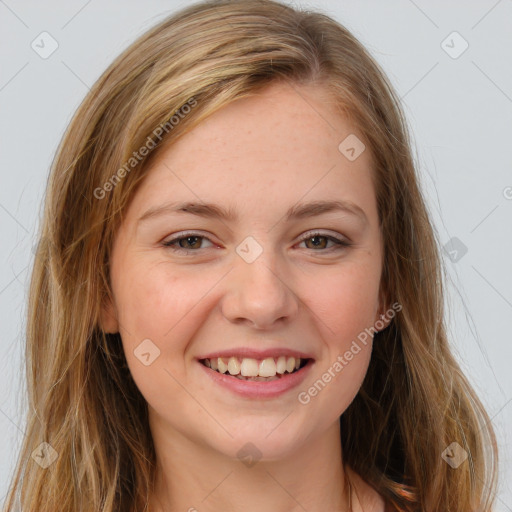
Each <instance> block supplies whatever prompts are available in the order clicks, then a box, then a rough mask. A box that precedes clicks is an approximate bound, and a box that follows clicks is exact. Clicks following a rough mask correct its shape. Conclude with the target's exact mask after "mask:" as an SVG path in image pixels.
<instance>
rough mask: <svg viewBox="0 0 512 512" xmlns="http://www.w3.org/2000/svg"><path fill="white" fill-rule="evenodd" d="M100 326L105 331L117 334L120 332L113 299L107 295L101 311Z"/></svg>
mask: <svg viewBox="0 0 512 512" xmlns="http://www.w3.org/2000/svg"><path fill="white" fill-rule="evenodd" d="M100 328H101V330H102V331H103V332H107V333H111V334H115V333H117V332H119V322H118V321H117V312H116V311H115V308H114V305H113V303H112V299H111V298H110V297H105V298H104V300H103V302H102V305H101V311H100Z"/></svg>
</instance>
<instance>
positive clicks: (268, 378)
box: [232, 375, 281, 382]
mask: <svg viewBox="0 0 512 512" xmlns="http://www.w3.org/2000/svg"><path fill="white" fill-rule="evenodd" d="M232 377H236V378H237V379H240V380H252V381H255V382H261V381H271V380H277V379H280V378H281V377H278V376H277V375H275V376H274V377H260V376H258V377H244V376H243V375H232Z"/></svg>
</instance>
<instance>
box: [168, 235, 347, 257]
mask: <svg viewBox="0 0 512 512" xmlns="http://www.w3.org/2000/svg"><path fill="white" fill-rule="evenodd" d="M317 236H319V237H322V238H327V239H328V240H330V241H331V242H334V243H335V244H336V246H337V247H336V246H334V247H330V248H328V249H321V250H315V249H311V250H312V251H315V252H324V253H325V252H329V253H330V252H332V251H333V250H335V251H336V250H340V249H344V248H346V247H350V246H351V245H352V244H351V243H349V242H347V241H346V240H342V239H340V238H337V237H335V236H332V235H326V234H323V233H322V232H320V231H310V232H308V233H306V235H305V236H304V237H303V238H302V239H301V240H300V241H299V243H302V242H304V241H305V240H309V239H310V238H315V237H317ZM189 237H196V238H204V239H206V240H208V241H210V242H211V240H210V239H209V238H208V237H206V236H203V235H201V234H199V233H196V232H190V233H184V234H182V235H181V236H179V237H175V238H172V239H171V240H167V242H163V243H162V245H163V246H164V247H166V248H168V249H171V251H175V252H184V253H193V252H198V251H200V249H184V248H183V247H176V246H174V244H175V243H177V242H179V241H180V240H185V239H187V238H189Z"/></svg>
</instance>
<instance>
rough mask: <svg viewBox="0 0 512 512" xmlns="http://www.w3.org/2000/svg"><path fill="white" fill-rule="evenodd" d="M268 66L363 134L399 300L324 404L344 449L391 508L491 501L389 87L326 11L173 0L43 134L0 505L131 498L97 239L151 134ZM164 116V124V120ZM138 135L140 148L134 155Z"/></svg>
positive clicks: (485, 452)
mask: <svg viewBox="0 0 512 512" xmlns="http://www.w3.org/2000/svg"><path fill="white" fill-rule="evenodd" d="M276 80H286V81H287V82H288V83H289V84H290V85H295V84H297V85H299V84H318V85H319V86H322V87H326V88H327V90H328V91H329V93H330V97H331V98H332V102H333V106H334V107H335V108H337V109H338V110H339V113H340V115H344V116H346V118H347V119H348V120H349V121H350V122H351V123H352V125H353V126H354V127H357V128H358V129H359V131H360V133H361V134H362V135H363V136H364V142H365V144H366V146H367V148H368V149H369V150H370V151H371V154H372V156H373V161H374V168H373V169H372V179H373V181H374V184H375V191H376V199H377V205H378V212H379V221H380V227H381V230H382V233H383V239H384V262H383V273H382V282H381V289H382V290H383V293H385V296H386V297H387V298H388V303H391V302H393V301H397V302H398V303H399V304H401V305H402V311H401V312H400V314H399V315H397V316H396V317H395V318H394V319H393V321H392V322H391V324H390V325H389V326H388V327H387V328H386V329H384V330H383V331H381V332H379V333H378V334H376V335H375V336H376V337H375V343H374V348H373V353H372V359H371V362H370V366H369V369H368V372H367V375H366V378H365V380H364V382H363V384H362V387H361V389H360V391H359V393H358V395H357V396H356V398H355V399H354V401H353V402H352V403H351V405H350V406H349V407H348V409H347V410H346V411H345V412H344V414H343V415H342V417H341V419H340V422H341V441H342V449H343V457H344V460H345V462H346V463H347V464H348V465H350V466H351V467H352V468H353V469H354V470H355V471H356V472H357V473H358V474H359V475H361V477H362V478H363V479H364V480H365V481H367V482H368V483H369V484H370V485H371V486H373V487H374V488H375V489H376V490H377V491H378V492H379V493H380V494H381V495H382V496H383V497H384V498H385V499H386V501H387V502H388V503H389V504H390V505H392V506H393V507H394V508H395V509H396V510H399V511H403V512H406V511H407V512H409V511H410V512H412V511H418V510H421V511H422V512H435V511H448V510H449V511H450V512H468V511H475V512H476V511H478V512H480V511H490V510H491V506H492V504H493V501H494V499H495V498H494V493H495V488H496V484H497V482H496V480H497V469H496V468H497V456H498V452H497V443H496V438H495V433H494V431H493V428H492V425H491V421H490V418H489V416H488V415H487V413H486V411H485V409H484V407H483V405H482V403H481V402H480V400H479V399H478V397H477V394H476V393H475V391H474V390H473V388H472V387H471V385H470V383H469V382H468V380H467V379H466V377H465V376H464V375H463V373H462V371H461V368H460V366H459V365H458V363H457V362H456V360H455V358H454V356H453V355H452V352H451V350H450V347H449V341H448V339H447V334H446V325H445V319H444V306H443V287H444V284H443V283H444V282H446V274H445V270H443V266H442V260H441V257H440V254H439V245H440V244H439V241H438V239H437V234H436V232H435V230H434V228H433V225H432V222H431V220H430V216H429V213H428V210H427V208H426V205H425V200H424V198H423V195H422V192H421V188H420V183H419V177H418V175H417V172H416V168H415V162H414V159H413V156H412V151H411V142H410V135H409V134H408V128H407V124H406V121H405V117H404V114H403V112H402V110H401V105H400V100H399V97H398V96H397V94H396V92H395V91H394V89H393V87H392V85H391V84H390V82H389V81H388V79H387V78H386V76H385V73H384V72H383V71H382V69H381V68H380V67H379V65H378V64H377V62H376V61H375V60H374V59H373V58H372V56H371V55H370V53H369V52H368V51H367V50H366V49H365V48H364V46H363V45H362V44H361V43H360V42H359V41H358V40H357V39H356V38H355V37H354V35H352V34H351V33H350V32H349V31H348V30H347V29H346V28H345V27H344V26H342V25H341V24H340V23H338V22H337V21H335V20H333V19H332V18H331V17H329V16H327V15H326V14H323V13H321V12H310V11H306V10H299V9H294V8H292V7H290V6H287V5H284V4H281V3H278V2H276V1H271V0H266V1H254V0H250V1H249V0H233V1H231V0H229V1H228V0H221V1H209V2H201V3H195V4H193V5H190V6H188V7H186V8H184V9H183V10H181V11H179V12H177V13H176V14H174V15H172V16H170V17H167V18H166V19H164V20H163V21H162V22H160V23H158V24H157V25H156V26H154V27H153V28H151V29H150V30H149V31H147V32H146V33H145V34H143V35H142V36H141V37H139V38H138V39H137V40H136V41H135V42H134V43H132V44H131V45H130V46H129V47H128V48H127V49H126V50H124V51H123V52H122V53H121V55H119V56H118V57H117V58H116V59H115V60H114V62H113V63H112V64H111V65H110V66H109V67H108V69H107V70H106V71H105V72H104V73H103V74H102V76H101V77H100V78H99V79H98V81H97V82H96V83H95V84H94V86H93V87H92V89H91V90H90V92H89V93H88V94H87V96H86V97H85V99H84V100H83V102H82V104H81V105H80V107H79V108H78V110H77V112H76V113H75V115H74V117H73V119H72V120H71V122H70V124H69V126H68V128H67V130H66V133H65V134H64V137H63V139H62V141H61V143H60V145H59V148H58V150H57V153H56V155H55V158H54V161H53V163H52V167H51V172H50V177H49V181H48V185H47V190H46V196H45V202H44V214H43V219H42V222H41V227H40V234H39V244H38V248H37V252H36V255H35V261H34V265H33V270H32V276H31V282H30V290H29V297H28V313H27V316H28V318H27V330H26V379H27V393H28V411H27V413H26V414H27V430H26V436H25V437H24V439H23V445H22V447H21V451H20V454H19V459H18V462H17V466H16V470H15V473H14V476H13V480H12V482H11V486H10V492H9V495H8V498H7V501H6V508H5V511H6V512H13V511H14V510H17V509H20V510H23V512H36V511H37V512H43V511H44V512H54V511H56V510H59V511H60V512H82V511H90V510H94V511H95V512H113V511H133V512H135V511H138V512H140V511H143V510H144V511H146V510H147V502H148V498H149V495H150V492H151V490H152V485H153V481H154V480H153V478H154V474H155V473H154V470H155V450H154V446H153V442H152V439H151V435H150V430H149V424H148V415H147V404H146V402H145V400H144V398H143V396H142V395H141V393H140V392H139V390H138V389H137V387H136V385H135V383H134V381H133V379H132V377H131V375H130V372H129V370H128V367H127V364H126V359H125V357H124V353H123V349H122V344H121V340H120V337H119V334H106V333H104V332H103V331H102V329H101V326H100V312H101V307H102V304H105V303H106V300H107V299H108V298H110V299H111V298H112V294H111V289H110V280H109V257H110V251H111V247H112V242H113V238H114V235H115V233H116V230H117V229H118V227H119V225H120V223H121V221H122V218H123V214H124V212H125V211H126V207H127V205H128V204H129V203H130V200H131V198H132V197H133V194H134V193H135V192H136V190H137V187H138V185H139V184H140V183H141V182H142V180H143V179H144V177H145V174H146V172H147V170H148V167H149V162H151V160H152V159H153V158H154V156H155V155H156V154H158V153H159V151H161V149H162V148H163V147H168V146H169V145H172V144H173V143H174V141H176V140H177V138H178V137H180V136H181V135H183V134H185V133H187V132H189V131H190V130H191V129H193V128H194V126H196V125H197V124H198V123H201V122H202V121H203V120H204V119H206V118H207V117H208V116H211V115H212V114H213V113H215V112H216V111H218V110H219V109H221V108H223V107H224V106H226V105H228V104H229V103H231V102H233V101H235V100H236V99H238V98H242V97H247V96H253V95H257V94H258V92H260V91H261V90H262V89H263V88H265V87H267V86H268V85H269V84H270V83H272V82H274V81H276ZM192 101H193V102H194V106H193V108H189V109H188V111H187V112H188V113H187V114H186V115H180V112H181V113H183V112H185V108H184V106H185V105H187V104H188V105H191V104H192V103H191V102H192ZM173 116H178V117H179V122H176V123H171V124H169V123H170V120H172V119H173ZM171 125H172V126H171ZM159 127H160V128H159ZM162 127H164V129H161V128H162ZM150 139H151V140H152V141H153V145H154V146H155V148H154V149H152V150H151V151H149V152H148V151H146V152H144V154H142V153H143V151H142V150H141V148H142V147H144V146H148V145H149V142H148V141H149V140H150ZM155 139H158V140H155ZM135 155H136V156H135ZM133 159H135V160H133ZM127 163H129V164H127ZM42 442H45V443H48V445H49V446H48V445H43V447H42V448H41V447H40V445H41V443H42ZM454 442H456V443H458V444H459V445H460V446H461V447H462V448H463V449H464V450H465V451H466V452H467V454H468V459H467V460H466V461H465V462H464V463H463V464H461V465H460V466H459V467H458V468H457V469H454V468H452V467H451V466H450V465H449V464H447V463H446V462H445V461H444V460H443V457H442V454H443V451H444V450H445V449H446V447H447V446H449V445H450V444H451V443H454ZM37 447H40V448H38V449H39V450H44V449H46V450H50V451H49V452H48V453H49V455H48V456H50V455H51V454H53V453H54V452H52V451H51V449H53V450H55V452H56V454H57V457H56V460H55V461H53V463H52V464H51V465H49V467H47V468H45V469H43V468H42V467H41V466H40V465H39V464H37V463H36V462H35V459H34V458H33V457H32V456H31V455H32V454H33V452H34V450H35V449H36V448H37ZM50 447H51V449H50Z"/></svg>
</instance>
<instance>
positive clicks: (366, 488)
mask: <svg viewBox="0 0 512 512" xmlns="http://www.w3.org/2000/svg"><path fill="white" fill-rule="evenodd" d="M345 469H346V471H347V473H348V477H349V478H350V482H351V484H352V509H353V512H387V510H389V509H388V508H387V507H386V502H385V500H384V498H383V497H382V496H381V495H380V494H379V493H378V492H377V491H376V490H375V489H374V488H373V487H372V486H371V485H370V484H367V483H366V482H365V481H364V480H363V479H362V478H361V477H360V476H359V475H358V474H357V473H356V472H355V471H353V470H352V469H351V468H350V467H348V466H345Z"/></svg>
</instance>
